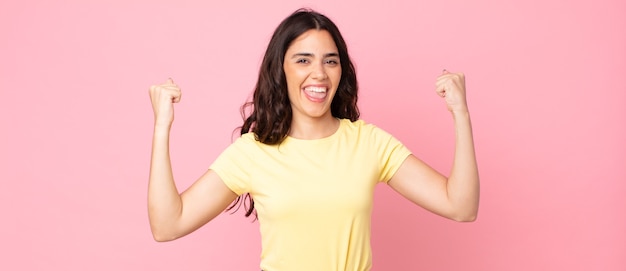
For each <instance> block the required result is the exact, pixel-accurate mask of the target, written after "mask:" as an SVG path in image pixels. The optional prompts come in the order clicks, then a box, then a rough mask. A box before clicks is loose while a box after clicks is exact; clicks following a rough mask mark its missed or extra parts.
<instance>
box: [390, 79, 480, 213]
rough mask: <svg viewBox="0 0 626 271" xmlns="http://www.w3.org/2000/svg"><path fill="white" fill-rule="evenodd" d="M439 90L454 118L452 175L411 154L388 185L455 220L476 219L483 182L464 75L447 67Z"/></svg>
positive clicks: (435, 211) (438, 85)
mask: <svg viewBox="0 0 626 271" xmlns="http://www.w3.org/2000/svg"><path fill="white" fill-rule="evenodd" d="M436 92H437V93H438V94H439V95H440V96H441V97H443V98H444V99H445V100H446V104H447V106H448V110H449V111H450V112H451V113H452V116H453V118H454V127H455V135H456V137H455V138H456V139H455V151H454V162H453V165H452V171H451V173H450V177H446V176H444V175H442V174H440V173H439V172H437V171H435V170H434V169H433V168H431V167H430V166H428V165H427V164H426V163H424V162H422V161H421V160H419V159H417V158H416V157H415V156H413V155H411V156H409V157H408V158H407V159H406V160H405V161H404V163H403V164H402V165H401V166H400V168H399V169H398V171H397V172H396V174H395V175H394V177H393V178H392V179H391V180H390V181H389V185H390V186H391V187H392V188H393V189H394V190H396V191H398V192H399V193H400V194H402V195H403V196H404V197H406V198H407V199H409V200H411V201H412V202H414V203H416V204H417V205H420V206H422V207H424V208H425V209H427V210H430V211H432V212H434V213H436V214H439V215H441V216H444V217H447V218H450V219H453V220H456V221H474V220H475V219H476V216H477V214H478V203H479V194H480V185H479V177H478V166H477V163H476V155H475V152H474V140H473V136H472V125H471V121H470V115H469V110H468V108H467V102H466V99H465V76H464V75H463V74H461V73H448V72H447V71H444V73H443V74H442V75H441V76H439V78H437V84H436Z"/></svg>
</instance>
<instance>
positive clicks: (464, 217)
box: [451, 212, 478, 222]
mask: <svg viewBox="0 0 626 271" xmlns="http://www.w3.org/2000/svg"><path fill="white" fill-rule="evenodd" d="M477 217H478V213H477V212H471V213H466V214H459V215H456V216H453V217H451V218H452V220H454V221H456V222H474V221H476V218H477Z"/></svg>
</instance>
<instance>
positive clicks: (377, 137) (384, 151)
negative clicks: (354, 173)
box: [372, 126, 411, 183]
mask: <svg viewBox="0 0 626 271" xmlns="http://www.w3.org/2000/svg"><path fill="white" fill-rule="evenodd" d="M372 139H373V140H372V141H373V142H374V143H375V148H376V154H377V157H378V159H379V161H378V164H379V166H380V176H379V180H381V181H383V182H385V183H386V182H388V181H389V180H390V179H391V178H392V177H393V175H394V174H396V171H398V169H399V168H400V166H401V165H402V163H404V160H406V158H407V157H408V156H409V155H411V151H410V150H409V149H408V148H407V147H406V146H404V144H402V142H400V141H399V140H398V139H396V138H395V137H393V136H392V135H391V134H389V133H387V132H386V131H384V130H382V129H380V128H378V127H376V126H373V127H372Z"/></svg>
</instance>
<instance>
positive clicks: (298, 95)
mask: <svg viewBox="0 0 626 271" xmlns="http://www.w3.org/2000/svg"><path fill="white" fill-rule="evenodd" d="M336 54H337V47H336V45H335V43H334V41H333V40H332V37H331V36H330V34H329V33H328V32H326V31H318V30H310V31H307V32H305V33H303V34H302V35H301V36H300V37H298V38H297V39H295V40H294V41H293V42H292V44H291V45H290V47H289V48H288V50H287V52H286V54H285V61H284V63H283V64H284V70H285V75H286V78H287V86H288V94H289V99H290V102H291V106H292V110H293V119H292V124H291V130H290V134H289V135H290V136H292V137H295V138H300V139H319V138H324V137H327V136H330V135H331V134H333V133H334V132H335V131H336V130H337V129H338V127H339V121H338V120H337V119H336V118H334V117H333V116H332V114H331V112H330V104H331V102H332V98H333V97H334V95H335V93H336V91H337V86H338V85H339V80H340V78H341V66H340V65H339V57H338V56H336ZM310 86H315V87H321V88H325V89H326V95H325V96H324V95H322V96H323V98H321V99H316V98H311V97H308V96H307V93H306V90H305V89H306V88H307V87H310ZM149 92H150V99H151V101H152V108H153V111H154V120H155V122H154V133H153V141H152V142H153V143H152V157H151V163H150V177H149V184H148V215H149V219H150V227H151V229H152V234H153V237H154V239H155V240H157V241H169V240H174V239H177V238H180V237H182V236H185V235H187V234H189V233H191V232H193V231H195V230H196V229H198V228H199V227H201V226H202V225H204V224H206V223H208V222H209V221H211V220H212V219H213V218H215V217H216V216H217V215H218V214H220V213H222V212H223V211H224V210H225V209H226V208H227V207H228V205H229V204H230V203H231V202H232V201H233V200H235V198H236V197H237V195H236V194H235V193H234V192H232V191H231V190H230V189H229V188H228V187H227V186H226V185H225V184H224V182H223V181H222V180H221V179H220V177H219V176H218V175H217V174H216V173H215V172H213V171H212V170H208V171H207V172H206V173H204V174H203V175H202V176H201V177H200V178H199V179H198V180H197V181H196V182H194V184H192V185H191V186H190V187H189V188H188V189H187V190H185V191H184V192H183V193H180V194H179V192H178V190H177V188H176V185H175V182H174V177H173V173H172V167H171V162H170V156H169V136H170V130H171V126H172V122H173V121H174V107H173V104H174V103H178V102H180V99H181V90H180V87H178V85H176V84H174V82H173V81H172V80H171V79H168V80H167V81H166V82H165V83H163V84H160V85H154V86H152V87H150V91H149ZM435 92H436V93H437V94H438V95H439V96H441V97H442V98H443V99H444V100H445V103H446V106H447V108H448V110H449V111H450V112H451V113H452V117H453V118H454V126H455V132H456V139H455V155H454V161H453V166H452V170H451V173H450V176H449V177H446V176H444V175H442V174H440V173H438V172H437V171H435V170H434V169H433V168H431V167H430V166H428V165H427V164H426V163H424V162H423V161H421V160H419V159H418V158H417V157H415V156H413V155H411V156H409V157H408V158H407V159H406V160H405V161H404V162H403V164H402V165H401V166H400V168H399V169H398V171H397V172H396V174H395V175H394V176H393V178H392V179H391V180H390V181H389V185H390V186H391V187H392V188H393V189H394V190H396V191H397V192H398V193H399V194H401V195H402V196H404V197H405V198H407V199H408V200H410V201H412V202H414V203H415V204H417V205H419V206H421V207H423V208H425V209H427V210H430V211H431V212H433V213H435V214H438V215H441V216H443V217H446V218H449V219H453V220H456V221H473V220H475V219H476V215H477V213H478V201H479V178H478V169H477V165H476V158H475V152H474V143H473V136H472V128H471V122H470V116H469V110H468V107H467V102H466V99H465V77H464V75H463V74H462V73H450V72H447V71H445V70H444V72H443V74H441V75H440V76H439V77H438V78H437V79H436V83H435ZM309 96H310V95H309ZM315 97H318V96H315ZM183 207H184V208H183Z"/></svg>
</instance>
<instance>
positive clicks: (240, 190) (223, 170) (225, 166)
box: [209, 135, 254, 195]
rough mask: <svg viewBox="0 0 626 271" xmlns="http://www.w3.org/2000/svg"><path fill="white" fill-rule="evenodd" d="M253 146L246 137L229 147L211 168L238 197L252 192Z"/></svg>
mask: <svg viewBox="0 0 626 271" xmlns="http://www.w3.org/2000/svg"><path fill="white" fill-rule="evenodd" d="M252 140H254V139H252ZM253 145H254V143H253V142H250V139H249V138H247V137H246V135H244V136H242V137H240V138H238V139H237V140H235V142H234V143H233V144H231V145H230V146H228V148H226V149H225V150H224V151H223V152H222V153H221V154H220V155H219V156H218V157H217V159H216V160H215V161H214V162H213V164H211V166H210V167H209V168H210V169H211V170H213V171H215V173H217V175H218V176H220V178H221V179H222V181H223V182H224V184H226V186H228V188H230V190H232V191H233V192H235V194H237V195H242V194H245V193H249V192H250V173H249V168H250V165H253V163H252V159H251V154H250V151H249V150H250V148H251V147H252V146H253Z"/></svg>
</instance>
